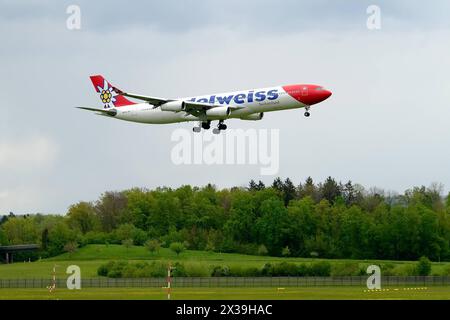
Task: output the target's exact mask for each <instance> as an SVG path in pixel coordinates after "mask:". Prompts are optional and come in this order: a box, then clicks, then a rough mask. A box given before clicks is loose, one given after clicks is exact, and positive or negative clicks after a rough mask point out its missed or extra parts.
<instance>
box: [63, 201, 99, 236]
mask: <svg viewBox="0 0 450 320" xmlns="http://www.w3.org/2000/svg"><path fill="white" fill-rule="evenodd" d="M67 217H68V219H67V222H68V224H69V226H70V227H71V228H72V229H78V230H80V231H81V233H83V234H86V233H87V232H89V231H92V230H94V229H97V228H98V226H99V224H100V221H99V219H98V217H97V215H96V212H95V208H94V206H93V205H92V203H89V202H79V203H77V204H74V205H72V206H70V207H69V211H68V212H67Z"/></svg>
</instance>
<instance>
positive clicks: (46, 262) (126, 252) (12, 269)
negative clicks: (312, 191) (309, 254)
mask: <svg viewBox="0 0 450 320" xmlns="http://www.w3.org/2000/svg"><path fill="white" fill-rule="evenodd" d="M110 260H129V261H142V260H145V261H167V262H168V261H171V262H177V261H180V262H183V263H184V264H185V265H186V266H187V267H188V268H189V267H190V268H192V269H196V270H198V273H199V276H207V275H209V270H210V267H211V266H214V265H227V266H229V267H233V266H242V267H256V268H261V267H262V266H263V265H264V264H265V263H266V262H281V261H289V262H312V261H313V260H312V259H305V258H277V257H266V256H250V255H243V254H229V253H215V252H206V251H191V250H187V251H185V252H183V253H181V254H180V255H179V256H177V255H176V254H175V253H173V252H172V251H170V250H169V249H166V248H161V250H160V251H159V252H158V253H156V254H152V253H150V252H148V251H147V250H146V248H144V247H140V246H132V247H131V248H129V249H127V248H125V247H124V246H121V245H108V246H105V245H88V246H86V247H83V248H80V249H79V250H77V252H75V253H73V254H68V253H65V254H62V255H60V256H57V257H54V258H51V259H43V260H41V261H36V262H31V263H29V262H16V263H14V264H10V265H5V264H3V265H1V264H0V279H18V278H20V279H24V278H27V279H32V278H49V277H50V276H51V274H52V269H53V266H54V265H55V264H56V265H57V266H58V267H57V275H58V276H59V277H63V276H65V270H66V268H67V266H69V265H72V264H75V265H78V266H79V267H80V268H81V270H82V276H83V277H85V278H95V277H97V269H98V267H99V266H100V265H101V264H103V263H105V262H107V261H110ZM320 260H322V259H315V260H314V261H320ZM324 260H325V259H324ZM329 261H330V262H349V261H352V262H357V263H359V264H360V265H368V264H385V263H391V264H393V265H395V266H396V267H403V266H407V265H411V264H415V262H408V261H377V260H329ZM449 268H450V263H448V262H447V263H433V265H432V274H442V273H443V272H444V271H445V270H448V269H449Z"/></svg>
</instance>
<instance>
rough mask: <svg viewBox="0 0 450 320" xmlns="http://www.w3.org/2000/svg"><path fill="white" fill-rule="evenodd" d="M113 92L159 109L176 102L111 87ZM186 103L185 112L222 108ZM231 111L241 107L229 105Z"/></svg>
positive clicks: (202, 103)
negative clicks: (163, 105)
mask: <svg viewBox="0 0 450 320" xmlns="http://www.w3.org/2000/svg"><path fill="white" fill-rule="evenodd" d="M113 90H114V91H115V92H117V93H118V94H120V95H122V96H125V97H129V98H135V99H138V100H143V101H147V102H148V103H150V104H151V105H154V106H155V107H159V106H161V105H162V104H164V103H167V102H171V101H176V100H175V99H165V98H157V97H150V96H143V95H140V94H134V93H128V92H124V91H122V90H120V89H117V88H116V87H113ZM185 103H186V112H189V113H190V112H191V111H192V112H194V113H197V112H201V111H205V110H208V109H211V108H216V107H222V105H220V104H219V105H217V104H211V103H205V102H193V101H185ZM229 107H230V108H232V109H240V108H242V107H241V106H235V105H231V106H229Z"/></svg>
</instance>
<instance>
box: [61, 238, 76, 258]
mask: <svg viewBox="0 0 450 320" xmlns="http://www.w3.org/2000/svg"><path fill="white" fill-rule="evenodd" d="M77 248H78V243H77V242H76V241H70V242H67V243H66V244H65V245H64V251H65V252H67V253H69V255H72V254H73V253H74V252H75V251H76V250H77Z"/></svg>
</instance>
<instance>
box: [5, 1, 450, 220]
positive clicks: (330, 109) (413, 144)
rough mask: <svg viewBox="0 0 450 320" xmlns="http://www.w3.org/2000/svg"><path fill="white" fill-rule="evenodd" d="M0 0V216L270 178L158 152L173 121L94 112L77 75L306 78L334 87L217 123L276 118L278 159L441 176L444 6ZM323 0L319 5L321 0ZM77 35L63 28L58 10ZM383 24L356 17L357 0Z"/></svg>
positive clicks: (224, 87)
mask: <svg viewBox="0 0 450 320" xmlns="http://www.w3.org/2000/svg"><path fill="white" fill-rule="evenodd" d="M243 2H244V1H237V0H236V1H235V0H231V1H230V0H227V1H210V0H208V1H206V0H205V1H158V2H154V3H145V4H144V3H143V2H142V3H141V4H136V3H134V2H133V5H130V4H129V3H125V2H122V1H104V2H100V1H95V3H94V2H93V1H77V2H72V1H58V2H55V1H28V2H26V3H25V2H19V1H0V39H1V41H2V44H1V46H0V99H1V103H0V111H1V114H0V214H1V213H7V212H9V211H13V212H15V213H31V212H43V213H61V214H64V213H65V212H66V210H67V207H68V206H69V205H70V204H73V203H75V202H77V201H80V200H88V201H90V200H95V199H97V198H98V196H99V195H100V194H101V193H102V192H104V191H106V190H123V189H127V188H131V187H147V188H154V187H157V186H163V185H165V186H171V187H177V186H180V185H182V184H192V185H204V184H207V183H209V182H212V183H214V184H216V185H217V186H218V187H230V186H234V185H237V186H242V185H246V184H247V183H248V181H249V180H250V179H256V180H258V179H261V180H263V181H264V182H266V183H270V182H271V181H272V180H273V179H274V178H275V176H260V168H259V167H258V166H255V165H224V166H220V165H212V166H211V165H210V166H208V165H181V166H177V165H175V164H173V163H172V161H171V150H172V149H173V147H174V142H172V141H171V139H170V138H171V134H172V133H173V131H174V130H175V129H177V128H184V129H188V130H190V129H191V128H192V126H193V123H183V124H172V125H164V126H161V125H143V124H135V123H128V122H123V121H117V120H114V119H108V118H104V117H99V116H95V115H94V114H92V113H89V112H85V111H81V110H78V109H75V107H76V106H82V105H83V106H93V107H101V105H100V103H99V99H98V96H97V94H96V93H95V92H94V90H93V87H92V84H91V83H90V81H89V78H88V76H89V75H91V74H103V75H104V76H105V77H106V78H108V79H109V80H110V81H111V82H112V83H113V84H115V85H116V86H118V87H119V88H122V89H125V90H129V91H132V92H137V93H141V94H144V95H154V96H163V97H180V96H194V95H200V94H205V93H213V92H223V91H234V90H239V89H247V88H257V87H264V86H272V85H280V84H291V83H316V84H321V85H323V86H325V87H327V88H329V89H330V90H331V91H333V96H332V97H331V98H330V99H328V100H327V101H325V102H323V103H322V104H319V105H317V106H316V107H314V108H312V116H311V117H310V118H309V119H306V118H305V117H303V111H302V110H293V111H283V112H277V113H268V114H266V115H265V118H264V119H263V120H262V121H260V122H243V121H241V122H239V121H236V120H233V121H230V122H229V123H228V124H229V127H230V128H242V129H248V128H255V129H279V130H280V131H279V132H280V141H279V142H280V145H279V148H280V170H279V173H278V175H279V176H281V177H283V178H286V177H290V178H291V179H292V180H293V181H294V182H295V183H296V184H297V183H299V182H300V181H303V180H304V179H305V178H306V177H307V176H312V177H313V179H315V180H317V181H322V180H324V179H325V178H326V177H327V176H329V175H331V176H334V177H336V178H337V179H338V180H342V181H347V180H349V179H351V180H352V181H355V182H358V183H361V184H363V185H364V186H366V187H372V186H377V187H380V188H383V189H386V190H395V191H398V192H403V191H404V190H405V189H407V188H410V187H412V186H416V185H426V186H428V185H429V184H430V183H432V182H441V183H443V184H444V185H445V192H447V191H448V190H449V187H450V170H449V164H450V148H449V147H450V125H449V119H450V79H449V71H450V59H449V58H448V57H450V28H449V27H450V22H449V21H450V19H449V17H448V13H449V12H450V2H448V1H445V0H442V1H438V0H436V1H432V2H430V3H427V4H426V5H425V4H424V2H423V1H406V0H405V1H361V0H340V1H332V4H329V3H328V1H299V0H292V1H261V0H259V1H256V0H255V1H245V3H243ZM329 2H331V1H329ZM71 4H76V5H79V7H80V9H81V30H68V29H67V28H66V20H67V18H68V17H69V15H68V14H67V13H66V9H67V7H68V6H69V5H71ZM371 4H376V5H378V6H379V7H380V8H381V29H380V30H369V29H368V28H367V27H366V21H367V18H368V14H367V13H366V9H367V7H368V6H369V5H371Z"/></svg>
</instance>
